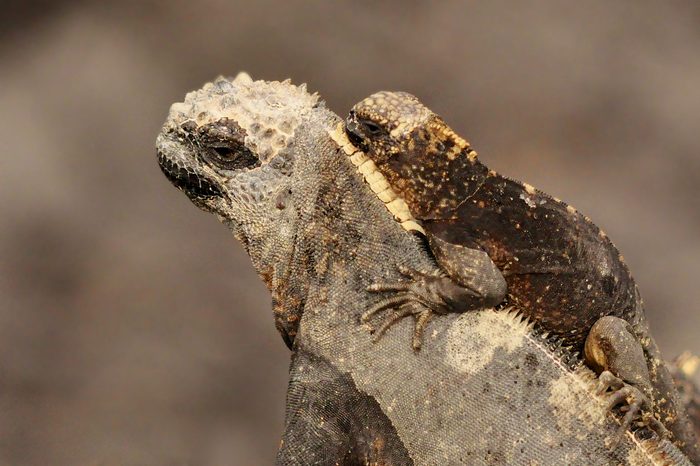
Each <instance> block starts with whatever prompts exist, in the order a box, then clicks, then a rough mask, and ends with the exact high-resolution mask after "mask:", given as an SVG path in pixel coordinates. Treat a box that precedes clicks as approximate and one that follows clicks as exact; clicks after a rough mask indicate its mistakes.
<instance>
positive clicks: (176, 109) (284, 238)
mask: <svg viewBox="0 0 700 466" xmlns="http://www.w3.org/2000/svg"><path fill="white" fill-rule="evenodd" d="M319 105H321V103H320V102H319V99H318V97H317V96H316V95H311V94H309V93H307V92H306V89H305V86H294V85H292V84H290V83H289V82H288V81H285V82H267V81H255V82H254V81H252V80H251V79H250V77H249V76H248V75H246V74H243V73H242V74H240V75H239V76H238V77H237V78H235V79H226V78H223V77H220V78H218V79H216V80H215V81H214V82H213V83H208V84H206V85H205V86H204V87H203V88H201V89H199V90H196V91H193V92H190V93H188V94H187V96H186V97H185V100H184V102H178V103H175V104H173V105H172V106H171V108H170V112H169V114H168V118H167V120H166V122H165V124H164V125H163V129H162V130H161V133H160V134H159V136H158V138H157V141H156V148H157V153H158V163H159V165H160V168H161V170H162V171H163V173H164V174H165V176H166V177H167V178H168V179H169V180H170V182H171V183H172V184H173V185H175V186H176V187H177V188H179V189H180V190H181V191H183V192H184V193H185V194H186V195H187V196H188V197H189V198H190V199H191V200H192V202H193V203H194V204H195V205H197V206H198V207H200V208H201V209H203V210H205V211H208V212H212V213H214V214H216V215H217V216H218V217H219V219H220V220H221V221H222V222H223V223H225V224H226V225H227V226H228V227H229V228H230V229H231V230H232V231H233V233H234V235H235V236H236V237H237V238H238V239H239V240H240V241H241V243H242V244H243V246H244V247H245V248H246V251H247V252H248V254H249V255H250V257H251V260H252V261H253V264H254V266H255V268H256V270H257V271H258V273H259V274H260V276H261V278H262V279H263V280H264V281H265V283H266V284H267V286H268V287H269V288H270V290H271V291H272V294H273V299H274V298H275V297H276V294H277V295H278V294H279V293H288V292H289V282H290V280H287V279H286V278H287V277H288V276H289V275H290V273H291V271H290V270H289V267H286V265H287V264H289V261H290V257H291V255H292V252H291V250H292V249H293V247H294V241H293V236H294V235H296V230H297V228H298V225H299V222H298V220H297V217H298V214H299V209H297V208H295V206H294V204H295V203H296V204H298V203H299V200H298V199H295V195H294V193H292V185H293V180H292V179H291V178H292V177H291V175H292V172H293V167H294V163H295V158H294V153H295V151H296V150H297V149H298V148H299V147H298V146H299V145H300V144H302V143H301V141H300V139H299V138H296V137H295V134H296V133H297V131H298V130H299V128H300V127H301V126H304V125H308V122H307V120H308V118H307V117H308V115H309V113H310V112H311V111H312V109H314V108H316V107H318V106H319ZM326 113H328V114H329V115H330V112H326ZM304 133H305V134H310V135H313V133H314V131H313V129H307V130H305V131H304ZM293 282H294V283H296V284H299V283H302V282H303V280H301V279H299V280H296V281H293ZM283 285H284V286H283ZM293 294H294V293H293ZM296 295H297V297H296V300H297V301H302V300H303V296H302V295H303V293H296ZM278 301H279V300H278ZM285 301H286V302H287V303H289V302H291V301H294V299H292V297H291V296H287V299H285ZM300 307H301V303H300V302H299V303H298V306H297V308H299V309H298V310H297V311H295V312H292V311H290V307H289V304H287V307H286V308H285V309H284V310H282V309H281V307H275V311H276V323H277V327H278V329H279V330H280V332H281V333H282V335H283V337H284V338H285V341H286V342H287V344H289V345H291V341H292V340H293V336H294V334H295V332H296V325H297V321H298V318H299V317H300V315H301V310H300Z"/></svg>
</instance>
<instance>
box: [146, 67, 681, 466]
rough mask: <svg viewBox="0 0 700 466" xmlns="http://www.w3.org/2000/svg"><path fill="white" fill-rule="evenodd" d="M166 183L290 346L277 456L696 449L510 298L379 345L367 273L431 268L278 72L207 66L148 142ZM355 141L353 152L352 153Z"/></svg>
mask: <svg viewBox="0 0 700 466" xmlns="http://www.w3.org/2000/svg"><path fill="white" fill-rule="evenodd" d="M156 146H157V153H158V162H159V165H160V168H161V169H162V171H163V173H164V174H165V176H166V177H167V178H168V179H169V180H170V182H171V183H172V184H173V185H175V186H176V187H177V188H179V189H180V190H181V191H183V192H184V193H185V194H186V195H187V196H188V197H189V199H190V200H191V201H192V202H193V203H194V204H195V205H197V206H198V207H200V208H201V209H203V210H205V211H207V212H211V213H213V214H215V215H216V216H217V217H218V218H219V219H220V220H221V221H222V222H224V223H225V224H226V225H227V226H228V227H229V228H230V229H231V231H232V232H233V233H234V235H235V236H236V237H237V238H238V239H239V240H240V242H241V243H242V245H243V247H244V248H245V250H246V252H247V253H248V255H249V256H250V259H251V261H252V264H253V266H254V268H255V269H256V270H257V272H258V274H259V275H260V277H261V278H262V279H263V281H264V282H265V284H266V285H267V287H268V288H269V290H270V293H271V294H272V302H273V310H274V319H275V323H276V325H277V328H278V329H279V331H280V333H281V334H282V336H283V338H284V340H285V342H286V343H287V345H288V346H289V347H290V349H291V350H292V353H291V364H290V369H289V373H290V381H289V388H288V390H287V408H286V416H285V430H284V434H283V436H282V442H281V444H280V449H279V452H278V455H277V464H278V465H290V466H291V465H414V464H415V465H445V464H470V465H473V464H477V465H478V464H490V465H494V464H509V465H532V464H571V465H608V464H625V465H634V466H639V465H657V466H660V465H663V466H671V465H674V466H680V465H684V466H685V465H689V464H690V462H689V461H688V459H687V458H686V456H685V455H683V454H682V453H681V452H680V451H679V450H678V448H677V447H676V446H674V445H673V444H672V443H670V442H669V441H668V440H667V439H661V438H659V436H658V435H656V434H655V433H654V432H653V431H651V430H650V429H648V428H646V427H639V426H637V427H633V428H632V429H630V430H627V431H626V433H625V435H624V437H623V439H622V441H621V442H619V444H617V445H616V446H615V447H614V448H611V446H610V443H609V441H610V440H611V439H612V438H614V437H615V436H616V432H617V430H618V428H619V419H618V418H617V417H616V416H613V415H610V413H609V412H608V411H607V410H606V397H605V396H599V395H597V394H596V392H595V380H596V378H595V375H594V374H593V372H591V371H590V370H589V369H588V368H587V367H585V366H583V365H581V364H580V360H579V359H578V358H577V357H576V356H575V355H574V354H572V353H571V352H569V351H568V350H567V349H566V348H562V347H561V346H560V343H559V342H558V341H557V340H556V339H554V338H552V337H551V336H550V337H546V336H544V335H542V334H539V333H537V332H535V331H534V330H533V327H532V324H531V323H528V322H527V321H526V320H524V319H523V318H522V316H520V315H519V314H517V313H516V311H512V312H506V311H504V310H501V311H499V312H495V311H494V310H492V309H485V310H479V311H474V312H465V313H461V314H457V313H450V314H448V315H445V316H444V317H443V318H441V319H435V321H434V322H432V324H431V332H430V333H429V334H426V336H425V338H426V343H428V342H429V346H428V344H426V349H429V350H426V351H421V352H419V353H414V351H413V350H412V349H411V347H410V346H409V345H407V344H406V343H405V342H406V340H407V339H408V338H409V336H410V334H411V331H412V328H411V326H410V322H409V321H403V322H399V323H398V324H397V325H396V326H395V328H394V329H392V332H389V333H388V334H387V335H386V336H384V338H382V340H381V342H379V343H375V342H374V341H373V339H372V336H371V335H369V334H368V332H367V331H366V330H365V328H363V327H362V326H359V325H357V322H358V319H359V318H360V316H361V315H362V313H363V312H364V311H365V310H366V309H368V308H370V307H371V306H372V305H373V304H374V303H375V302H377V300H378V299H381V297H380V296H377V295H376V294H373V293H370V292H368V291H367V290H366V288H367V286H369V285H370V284H371V283H372V281H373V280H374V277H377V276H382V277H386V278H388V279H398V278H399V276H400V275H399V273H398V271H397V269H396V265H400V266H402V267H406V268H409V269H417V270H422V269H429V268H431V267H432V268H434V267H435V263H434V261H433V259H432V257H431V256H430V254H428V252H427V251H426V249H425V248H424V247H423V245H422V242H421V240H420V239H419V238H417V237H415V236H414V235H411V234H407V233H406V231H405V230H404V229H402V228H401V226H399V225H398V224H397V223H396V222H395V221H394V220H393V218H392V217H391V216H390V215H389V214H388V213H387V211H386V209H385V205H384V204H382V202H380V199H378V198H377V196H375V194H374V193H372V191H371V190H370V189H369V188H368V186H367V184H366V183H365V182H364V180H363V175H364V177H367V176H371V173H368V172H367V171H366V169H367V168H368V164H367V163H365V164H363V165H362V166H360V167H359V171H360V173H358V168H356V167H355V166H354V165H353V163H351V162H353V161H357V159H358V158H360V157H361V156H362V155H361V153H359V151H357V149H356V148H354V146H353V145H352V144H351V143H350V141H349V140H348V139H347V137H346V136H345V132H344V131H343V128H342V121H341V119H340V118H339V117H338V116H337V115H335V114H334V113H333V112H331V111H330V110H328V109H327V108H326V107H325V105H324V104H323V102H322V101H321V100H320V99H319V98H318V96H316V95H311V94H309V93H308V92H306V89H305V88H304V87H303V86H294V85H292V84H290V83H288V82H267V81H252V80H251V79H250V77H249V76H247V75H244V74H243V75H239V77H237V78H236V79H226V78H218V79H216V80H215V81H214V82H212V83H208V84H206V85H205V86H204V87H203V88H202V89H199V90H197V91H194V92H190V93H189V94H187V96H186V98H185V99H184V102H179V103H175V104H173V105H172V107H171V108H170V113H169V115H168V118H167V120H166V122H165V124H164V125H163V128H162V131H161V133H160V134H159V136H158V139H157V142H156ZM348 156H350V157H348Z"/></svg>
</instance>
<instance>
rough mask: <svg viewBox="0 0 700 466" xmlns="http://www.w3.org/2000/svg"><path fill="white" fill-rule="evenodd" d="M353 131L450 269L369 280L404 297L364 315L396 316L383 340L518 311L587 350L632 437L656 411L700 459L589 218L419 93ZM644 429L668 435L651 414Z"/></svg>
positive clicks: (402, 212) (357, 116)
mask: <svg viewBox="0 0 700 466" xmlns="http://www.w3.org/2000/svg"><path fill="white" fill-rule="evenodd" d="M346 131H347V134H348V137H349V138H350V140H351V141H352V142H353V143H354V144H355V145H356V146H358V147H359V148H360V149H361V150H363V151H364V152H365V154H366V156H367V157H368V158H369V159H370V160H371V161H372V162H373V163H374V165H375V166H376V167H377V168H378V170H379V172H380V173H381V174H382V175H383V177H381V176H379V175H378V173H376V172H375V173H373V175H372V178H371V179H368V180H367V181H368V182H369V183H370V185H371V186H372V189H373V190H374V191H375V192H378V194H379V195H380V196H381V195H382V194H383V195H384V196H386V194H385V193H383V192H382V190H386V191H388V192H390V193H391V194H390V195H389V196H390V197H391V198H392V202H391V203H390V204H387V206H388V207H389V208H390V210H392V207H393V210H392V211H393V212H394V213H395V215H396V217H397V219H398V220H399V221H401V223H402V225H403V226H404V227H405V228H406V229H407V230H413V231H417V232H419V233H420V234H422V235H424V236H425V237H426V238H427V241H428V244H429V246H430V249H431V251H432V253H433V255H434V256H435V259H436V261H437V263H438V265H439V266H440V268H441V269H442V272H444V273H434V272H426V271H415V270H408V269H405V268H402V269H401V273H402V274H403V275H404V276H405V278H407V279H408V280H402V281H396V282H391V281H380V282H377V283H374V284H373V285H371V287H370V290H371V291H374V292H393V293H395V294H394V295H393V296H391V297H389V298H387V299H385V300H383V301H380V302H379V303H377V304H376V305H375V306H374V307H372V308H371V309H369V310H368V311H367V312H366V313H365V314H364V315H363V320H364V321H365V322H366V321H368V320H369V319H370V318H371V317H372V316H373V315H375V314H377V313H378V312H381V311H385V310H392V312H391V313H390V314H389V317H388V318H386V319H385V321H384V323H383V324H382V325H381V326H380V327H379V329H378V330H377V335H378V337H379V336H381V335H382V334H383V333H384V332H385V331H386V330H387V329H388V328H389V327H390V326H391V325H393V324H394V323H395V322H397V321H398V320H400V319H402V318H404V317H407V316H414V318H415V319H416V324H415V332H414V337H413V346H414V348H415V349H418V348H420V345H421V336H422V334H423V330H424V326H425V325H426V323H427V321H428V319H429V317H430V316H431V314H432V313H441V314H444V313H449V312H464V311H468V310H473V309H481V308H485V307H493V306H496V305H499V304H501V303H503V302H505V303H506V304H508V305H511V306H512V305H515V306H517V307H518V308H519V309H522V311H523V312H524V313H525V314H526V315H527V316H528V317H529V318H530V319H532V320H533V321H534V322H536V323H537V324H539V325H540V326H541V327H542V328H543V329H545V330H546V331H549V332H552V333H553V334H555V335H556V336H557V337H559V338H561V339H562V340H563V341H564V342H565V344H567V345H570V346H572V347H573V348H575V349H577V350H583V352H584V354H585V360H586V362H587V364H588V365H589V366H590V367H591V368H592V369H594V370H595V371H596V372H597V373H599V374H600V376H599V384H600V390H601V393H602V392H605V391H606V390H608V389H613V391H614V394H613V395H612V396H611V397H610V405H609V406H610V408H611V409H612V408H613V407H615V406H617V405H620V404H624V403H626V407H625V408H624V409H625V410H626V415H625V417H624V421H623V426H622V429H623V430H624V429H626V428H627V427H628V426H629V425H630V424H631V423H632V422H633V421H634V420H636V419H637V418H638V417H639V414H640V409H641V408H642V406H645V405H649V406H650V407H653V410H654V412H656V413H657V415H658V416H659V418H660V420H661V421H662V423H663V424H664V425H665V426H667V427H668V428H669V429H670V430H671V431H672V432H673V434H674V438H675V439H676V441H677V442H678V444H679V445H680V446H682V447H683V448H684V449H685V451H686V452H687V454H689V455H690V456H691V457H692V458H696V459H698V458H700V450H699V449H698V445H697V440H696V439H695V437H694V435H693V432H692V428H691V426H690V424H689V421H688V419H687V417H686V415H685V413H684V412H683V409H682V408H678V407H679V406H680V405H679V404H678V396H677V393H676V391H675V388H674V387H673V384H672V379H671V376H670V374H669V371H668V370H667V368H666V367H665V365H664V363H663V362H662V360H661V358H660V355H659V352H658V349H657V347H656V345H655V343H654V341H653V339H652V338H651V335H650V333H649V329H648V326H647V323H646V319H645V317H644V311H643V307H642V301H641V298H640V296H639V292H638V290H637V287H636V285H635V283H634V280H633V279H632V276H631V274H630V272H629V270H628V268H627V266H626V265H625V263H624V261H623V258H622V256H621V255H620V253H619V252H618V250H617V249H616V248H615V246H614V245H613V244H612V242H611V241H610V240H609V239H608V237H607V236H606V235H605V233H603V231H601V230H600V229H599V228H598V227H597V226H596V225H595V224H593V222H591V220H590V219H589V218H588V217H585V216H584V215H582V214H580V213H579V212H578V211H577V210H576V209H574V208H573V207H571V206H570V205H568V204H566V203H564V202H562V201H560V200H559V199H556V198H553V197H551V196H549V195H547V194H545V193H543V192H541V191H539V190H537V189H535V188H533V187H532V186H530V185H528V184H525V183H520V182H518V181H515V180H512V179H510V178H506V177H505V176H502V175H500V174H498V173H496V172H494V171H492V170H489V169H488V167H486V166H485V165H484V164H482V163H481V162H480V161H479V160H478V159H477V153H476V151H474V150H473V149H472V148H471V146H470V145H469V143H468V142H467V141H465V140H464V139H462V138H461V137H459V136H458V135H457V134H455V132H454V131H453V130H452V129H451V128H450V127H449V126H447V124H446V123H445V122H444V121H443V120H442V119H441V118H440V117H439V116H437V115H436V114H434V113H433V112H432V111H431V110H430V109H428V108H427V107H425V106H424V105H423V104H422V103H421V102H419V101H418V99H417V98H416V97H414V96H413V95H411V94H408V93H405V92H378V93H376V94H373V95H371V96H370V97H368V98H366V99H365V100H363V101H361V102H359V103H358V104H356V105H355V106H354V107H353V109H352V111H351V112H350V114H349V116H348V118H347V120H346ZM392 204H393V205H392ZM445 274H447V276H445ZM649 400H652V404H650V403H649ZM644 422H651V423H652V424H653V425H655V426H656V428H657V429H660V430H663V427H662V426H661V425H659V423H658V421H657V420H656V419H655V418H653V417H651V416H649V415H647V416H646V419H644Z"/></svg>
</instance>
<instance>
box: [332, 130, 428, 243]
mask: <svg viewBox="0 0 700 466" xmlns="http://www.w3.org/2000/svg"><path fill="white" fill-rule="evenodd" d="M329 135H330V137H331V139H333V141H335V143H336V144H338V146H339V147H340V148H341V149H343V152H345V154H346V155H347V156H348V157H349V158H350V161H351V162H352V164H353V165H354V166H355V167H357V171H358V172H359V173H360V174H361V175H362V177H363V178H364V180H365V182H367V184H368V185H369V187H370V189H371V190H372V192H373V193H374V194H375V195H376V196H377V197H378V198H379V200H381V201H382V203H384V206H385V207H386V208H387V210H388V211H389V212H390V213H391V215H393V217H394V220H396V221H397V222H398V223H399V224H400V225H401V227H403V229H404V230H406V231H409V232H412V231H417V232H419V233H421V234H425V230H423V227H422V226H421V225H420V223H418V221H416V219H415V218H414V217H413V215H412V214H411V212H410V210H409V209H408V204H406V201H404V200H403V199H402V198H401V197H400V196H399V195H398V194H397V193H396V191H394V190H393V189H391V186H390V185H389V182H388V181H387V180H386V178H385V177H384V175H382V173H381V172H380V171H379V169H378V168H377V166H376V165H375V164H374V162H373V161H372V160H370V159H369V157H367V155H365V153H364V152H362V150H360V149H359V148H357V146H355V145H354V144H353V143H352V142H351V141H350V139H348V136H347V134H346V133H345V130H344V129H343V124H342V123H339V124H338V126H337V127H336V128H335V130H334V131H332V132H329Z"/></svg>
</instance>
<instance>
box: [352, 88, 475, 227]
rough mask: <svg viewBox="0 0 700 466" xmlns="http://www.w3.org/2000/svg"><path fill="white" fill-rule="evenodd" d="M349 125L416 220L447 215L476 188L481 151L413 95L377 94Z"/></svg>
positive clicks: (354, 139) (355, 111)
mask: <svg viewBox="0 0 700 466" xmlns="http://www.w3.org/2000/svg"><path fill="white" fill-rule="evenodd" d="M345 127H346V132H347V134H348V138H349V139H350V140H351V141H352V142H353V143H354V144H355V145H356V146H358V147H359V148H360V149H361V150H363V151H364V152H365V153H366V155H367V156H368V157H369V158H370V159H371V160H372V161H373V162H374V163H375V164H376V165H377V168H379V171H380V172H381V173H382V174H383V175H384V177H385V178H386V180H387V182H388V183H389V185H390V186H391V187H392V189H393V190H394V191H395V192H396V193H397V194H398V195H399V196H400V197H401V198H402V199H403V200H404V201H405V202H406V204H407V205H408V207H409V209H410V211H411V214H413V216H414V217H415V218H416V219H419V220H422V219H428V218H435V217H443V216H444V215H443V214H444V212H445V211H448V210H450V209H453V208H455V207H456V206H457V205H458V204H459V202H461V201H462V200H463V199H464V198H465V196H467V195H468V194H469V192H471V191H473V189H475V188H474V186H475V185H476V183H474V182H471V181H472V179H473V173H472V172H473V171H474V169H476V167H473V166H474V165H475V163H476V151H474V150H472V149H471V147H470V146H469V143H468V142H467V141H465V140H464V139H462V138H461V137H459V136H458V135H457V134H455V132H454V131H452V129H451V128H450V127H449V126H447V124H446V123H445V122H444V121H443V120H442V118H440V117H439V116H438V115H436V114H435V113H433V112H432V111H431V110H430V109H429V108H427V107H426V106H425V105H423V104H422V103H421V102H420V101H419V100H418V99H417V98H416V97H415V96H413V95H411V94H408V93H406V92H389V91H381V92H377V93H376V94H372V95H371V96H369V97H367V98H366V99H364V100H362V101H360V102H359V103H357V104H356V105H355V106H354V107H353V108H352V110H351V111H350V114H349V115H348V117H347V120H346V124H345Z"/></svg>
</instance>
